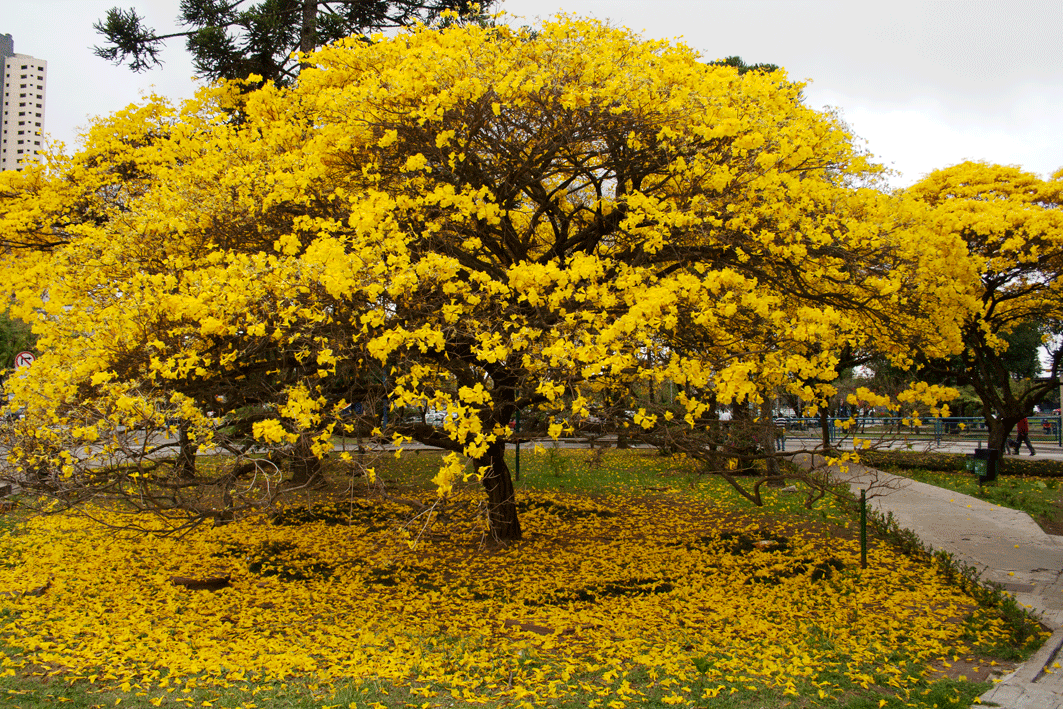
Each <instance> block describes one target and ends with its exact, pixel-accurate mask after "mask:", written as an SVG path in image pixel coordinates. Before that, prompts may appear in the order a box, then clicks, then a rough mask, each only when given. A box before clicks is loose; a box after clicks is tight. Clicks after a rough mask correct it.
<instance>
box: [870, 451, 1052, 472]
mask: <svg viewBox="0 0 1063 709" xmlns="http://www.w3.org/2000/svg"><path fill="white" fill-rule="evenodd" d="M969 457H970V456H968V455H965V454H963V453H935V452H930V453H928V452H916V451H863V452H861V453H860V462H861V463H863V464H864V465H867V466H868V467H871V468H894V469H898V470H913V469H916V468H918V469H921V470H934V471H940V472H944V473H954V472H965V471H966V470H967V460H968V458H969ZM998 472H999V473H1000V474H1001V475H1032V476H1036V477H1042V478H1063V461H1058V460H1048V459H1045V458H1031V457H1023V456H1011V455H1009V456H1005V457H1004V459H1003V460H1002V461H1001V464H1000V468H999V470H998Z"/></svg>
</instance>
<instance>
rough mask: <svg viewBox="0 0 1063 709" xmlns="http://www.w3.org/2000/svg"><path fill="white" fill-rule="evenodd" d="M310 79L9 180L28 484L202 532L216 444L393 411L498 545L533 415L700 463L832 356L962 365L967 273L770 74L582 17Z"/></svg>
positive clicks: (331, 64)
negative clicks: (648, 404) (700, 441)
mask: <svg viewBox="0 0 1063 709" xmlns="http://www.w3.org/2000/svg"><path fill="white" fill-rule="evenodd" d="M309 61H310V62H312V63H313V64H314V66H315V68H314V69H306V70H304V71H303V72H302V73H301V75H300V79H299V82H298V83H297V85H295V86H293V87H291V88H287V89H281V88H276V87H272V86H267V87H265V88H262V89H259V90H256V91H252V92H241V91H240V90H239V87H234V86H231V85H228V86H226V85H222V86H218V87H215V88H212V89H209V90H204V91H203V92H202V93H201V94H200V95H199V97H198V98H197V99H196V100H195V101H193V102H191V103H189V104H187V105H186V106H185V107H184V108H183V109H182V110H180V111H176V110H174V109H172V108H171V107H170V106H168V105H167V104H166V102H164V101H161V100H158V99H152V100H150V101H148V102H147V103H146V104H145V105H144V106H141V107H135V108H131V109H129V110H128V111H126V112H122V113H120V114H116V115H115V116H112V117H110V118H107V119H104V120H102V121H100V122H99V123H98V124H97V125H96V126H95V127H94V128H93V129H92V130H91V131H90V133H89V134H88V137H87V141H86V145H85V147H84V149H83V150H82V151H81V152H79V153H77V154H76V155H74V156H73V157H71V158H63V159H57V160H56V161H55V162H54V163H53V164H52V165H50V166H46V167H44V168H41V169H31V170H27V171H25V172H24V173H21V174H18V175H5V176H4V177H3V180H4V182H3V183H2V184H0V190H2V193H0V194H2V200H3V202H2V205H0V218H2V220H3V221H2V222H0V230H2V231H0V233H2V234H3V238H4V240H5V243H6V244H7V246H8V251H7V256H8V259H7V262H6V264H7V270H6V272H5V275H6V276H7V278H5V279H0V281H5V282H8V283H10V286H9V292H10V293H12V294H15V295H16V296H17V300H18V301H19V302H20V303H21V304H22V311H21V313H22V315H23V316H24V317H26V318H27V319H32V320H35V322H36V328H37V330H38V332H39V333H40V335H41V342H40V345H39V348H40V349H41V351H42V356H41V358H40V360H39V362H38V364H36V365H35V366H34V367H33V368H32V369H31V370H29V371H28V372H26V373H25V376H24V377H22V378H20V379H19V380H18V382H16V384H15V389H16V390H17V392H18V394H19V397H20V400H21V401H24V402H25V403H26V404H27V406H28V412H29V418H28V419H27V422H28V424H27V426H26V427H24V428H23V429H21V433H20V434H18V435H16V436H15V439H13V440H12V441H11V442H10V444H11V447H10V450H11V458H12V460H13V461H14V462H15V463H16V464H17V466H19V470H20V473H19V474H20V475H22V476H23V478H24V479H27V478H30V477H33V478H34V479H39V480H42V481H44V483H46V484H47V485H49V486H51V488H50V489H53V490H60V491H62V490H74V489H77V490H80V491H82V493H84V494H99V493H100V491H106V492H108V493H114V494H122V495H125V496H126V498H127V499H130V500H134V501H135V502H136V503H137V504H143V503H144V501H145V500H147V501H150V503H151V504H152V505H154V506H155V507H159V508H166V507H168V506H170V507H188V506H195V505H199V509H200V510H201V511H202V512H203V513H204V514H206V512H207V511H208V509H207V508H208V507H209V505H208V502H204V498H202V497H198V498H196V502H195V505H192V504H190V503H189V500H188V499H186V498H185V497H182V495H185V494H187V491H188V490H189V489H198V488H200V487H202V485H203V484H205V483H209V484H211V485H217V486H220V488H221V489H222V491H223V493H224V494H222V495H220V496H218V497H217V498H214V502H213V504H214V505H215V506H216V505H217V504H219V501H220V502H221V503H222V504H223V506H224V507H225V508H226V511H227V512H231V511H232V510H233V509H235V508H237V507H239V505H240V500H241V499H250V498H251V497H253V496H252V495H251V492H252V491H254V490H256V489H259V488H256V487H254V485H252V484H251V483H247V484H246V485H245V487H244V488H243V489H242V493H243V494H244V495H245V497H244V498H241V497H240V495H237V494H234V493H233V492H232V489H233V486H234V485H236V484H237V482H238V481H239V480H240V478H241V476H245V477H246V476H247V475H249V474H251V473H249V471H252V470H258V468H256V467H255V465H251V467H248V461H247V460H246V459H245V455H246V453H247V450H246V446H244V447H240V446H238V445H237V444H236V443H235V441H236V439H235V438H234V437H232V436H231V435H230V434H229V433H226V429H225V428H224V427H219V426H218V425H217V416H218V415H219V413H222V414H224V413H226V412H228V413H233V412H235V411H237V410H238V411H240V412H241V414H240V416H239V417H234V418H233V419H230V420H237V421H240V422H243V424H245V428H246V433H247V434H248V435H250V436H253V441H254V443H255V444H256V445H257V446H258V447H259V449H262V448H275V449H278V450H283V451H288V452H289V453H290V452H292V451H295V452H296V455H295V457H296V458H301V459H303V460H305V459H307V458H308V457H309V458H313V457H318V456H322V455H324V454H326V453H327V452H328V451H330V450H331V449H332V442H331V435H332V434H333V433H334V432H335V431H336V429H335V425H336V418H335V416H334V413H335V411H336V410H337V409H338V408H339V407H341V406H343V405H344V404H346V403H348V402H359V403H363V404H364V407H363V409H362V410H363V411H365V412H367V415H368V414H369V413H370V412H373V411H374V407H373V405H372V403H373V402H375V401H379V400H381V399H382V398H383V397H387V398H388V400H389V401H390V403H391V405H393V406H394V405H405V404H417V405H420V406H429V407H433V408H437V409H441V410H442V409H446V410H447V411H448V412H449V413H450V416H448V417H447V419H446V421H445V423H444V424H442V425H440V426H430V425H425V424H400V425H398V426H395V427H393V428H392V429H390V430H391V432H392V435H393V436H394V437H395V439H396V440H399V441H402V440H408V439H410V438H414V439H417V440H420V441H423V442H426V443H431V444H433V445H437V446H440V447H442V448H444V449H448V450H450V451H452V454H451V455H450V456H448V457H447V458H446V460H445V463H444V466H443V468H442V469H441V471H440V474H439V476H438V477H437V478H436V482H437V484H438V485H439V488H440V491H441V494H446V492H447V490H449V488H450V486H451V485H452V484H453V481H454V479H455V477H456V476H458V475H466V476H468V475H472V476H475V477H476V478H478V479H479V480H481V481H482V483H483V486H484V488H485V490H486V493H487V498H488V502H489V508H488V517H489V523H490V527H491V530H492V532H493V534H494V535H495V536H496V537H497V538H499V539H515V538H519V537H520V525H519V520H518V518H517V514H516V506H515V496H514V490H513V484H512V482H511V479H510V474H509V470H508V469H507V467H506V463H505V459H504V457H503V453H504V446H505V443H506V441H507V439H509V437H510V436H511V435H512V434H511V432H510V430H509V428H508V427H507V424H508V423H509V422H510V420H511V418H512V417H513V416H514V414H515V412H516V411H518V410H521V409H529V408H532V407H538V408H541V409H544V410H546V411H548V412H549V413H550V414H552V415H553V416H554V417H555V419H554V423H553V424H552V425H551V426H550V433H551V434H552V435H555V436H556V435H558V434H560V433H561V432H562V431H563V430H564V429H565V427H566V426H567V425H568V424H569V423H570V422H572V421H573V420H574V419H578V418H579V417H583V416H587V415H588V413H589V412H590V410H591V408H592V407H593V406H594V405H596V404H603V403H608V402H610V401H619V400H621V397H622V396H623V395H624V394H625V393H626V392H630V391H631V390H632V389H633V388H636V387H641V386H646V387H650V386H658V387H659V386H661V385H663V384H665V383H667V384H668V385H669V387H671V390H672V391H674V392H675V393H676V398H675V405H674V406H673V407H671V408H670V409H669V411H667V412H665V411H662V412H659V414H660V415H659V416H658V413H657V412H654V411H650V410H640V411H638V412H637V413H636V414H635V416H634V421H633V423H634V424H635V425H636V426H637V427H639V428H643V429H647V430H648V429H651V428H654V427H655V426H658V425H664V424H665V422H666V420H669V421H668V425H672V424H673V422H674V425H675V430H680V429H683V427H685V429H683V430H687V431H692V432H693V431H698V430H702V429H704V427H705V425H706V424H705V421H706V418H707V417H709V416H710V415H711V413H712V409H713V408H714V407H715V406H716V405H718V404H730V403H750V402H757V401H760V400H761V398H762V397H763V396H764V395H765V392H769V391H771V390H772V389H773V388H778V387H785V388H787V389H788V390H790V391H791V392H793V393H795V394H796V395H798V396H801V397H803V398H805V399H806V400H808V401H809V402H810V403H813V404H814V402H815V401H817V400H818V399H819V398H820V397H822V396H823V395H824V392H825V389H824V387H827V388H829V382H830V381H831V380H833V379H834V377H835V376H836V368H837V364H838V357H839V354H838V353H839V352H841V351H843V350H844V349H846V348H850V349H851V348H853V347H860V348H875V349H877V350H879V351H882V352H884V353H886V354H887V355H888V356H890V357H892V358H893V359H895V360H896V361H904V360H905V359H906V358H907V356H908V354H909V352H910V345H911V342H912V340H913V338H915V339H919V340H920V342H921V344H922V346H924V347H926V348H928V349H930V350H933V351H939V352H942V353H945V352H951V351H955V350H956V349H957V347H958V342H959V340H958V337H959V329H958V327H956V326H954V322H955V318H954V315H955V314H956V313H959V312H962V311H963V310H964V309H965V308H968V307H970V303H971V301H970V293H969V292H968V290H967V289H965V288H964V287H963V286H962V285H959V286H958V285H957V283H962V282H967V281H964V280H963V279H962V278H959V279H958V276H957V274H958V273H961V272H964V269H965V268H967V261H966V260H965V258H963V256H964V253H963V249H962V243H961V242H959V241H958V240H956V239H955V237H954V236H952V235H949V234H939V235H930V236H926V235H920V237H919V238H913V236H912V234H913V232H912V231H911V229H910V225H909V224H908V223H906V222H905V221H904V220H903V219H900V218H898V217H897V216H896V214H895V212H894V206H893V205H894V203H893V202H892V201H891V200H890V199H889V198H887V197H886V196H884V195H882V194H881V193H879V192H877V191H875V190H873V189H871V188H869V187H865V186H863V185H865V184H868V183H869V181H872V180H873V177H874V174H875V168H874V167H873V166H871V165H869V164H868V163H867V162H866V161H865V159H864V157H863V156H862V155H860V154H859V153H858V152H857V151H855V150H854V148H853V146H852V143H851V136H850V134H849V133H848V131H847V130H846V129H845V127H844V126H843V125H842V124H841V123H840V122H839V121H837V120H836V119H835V118H834V117H832V116H831V115H829V114H825V113H821V112H817V111H814V110H811V109H809V108H808V107H807V106H805V105H804V104H803V102H802V100H801V87H800V85H799V84H795V83H793V82H790V81H789V80H788V79H787V78H786V76H785V74H784V73H783V72H781V71H779V72H771V73H766V72H748V73H745V74H743V75H740V74H739V73H738V72H737V71H736V70H735V69H733V68H730V67H723V66H708V65H706V64H704V63H702V62H701V61H699V57H698V56H697V55H696V54H695V53H694V52H692V51H691V50H689V49H688V48H686V47H683V46H675V45H672V44H669V43H666V42H658V41H647V40H643V39H641V38H639V37H637V36H635V35H632V34H631V33H630V32H628V31H626V30H622V29H616V28H613V27H609V26H606V25H603V24H600V23H598V22H593V21H586V20H580V19H574V18H562V19H560V20H558V21H555V22H549V23H546V24H544V25H543V26H541V27H539V28H537V29H536V30H535V31H534V32H532V31H525V30H521V31H516V30H512V29H509V28H506V27H493V28H479V27H472V28H470V27H465V28H453V29H448V30H445V31H439V32H436V31H428V30H424V29H419V30H414V31H411V32H408V33H404V34H401V35H399V36H397V37H395V38H392V39H383V38H378V41H375V42H373V43H365V42H363V41H361V40H354V39H352V40H351V41H347V42H339V43H336V44H334V45H332V46H329V47H326V48H324V49H322V50H320V51H319V52H317V53H316V54H314V55H313V56H312V57H311V58H310V60H309ZM964 273H965V272H964ZM969 276H970V274H969V273H967V274H966V277H969ZM337 381H342V382H344V385H343V387H340V391H338V393H337V387H336V384H335V383H336V382H337ZM827 393H829V392H827ZM868 396H870V393H869V394H868ZM912 396H913V397H917V398H921V399H925V400H926V401H927V402H928V403H929V402H932V400H933V392H931V391H930V390H928V389H926V388H925V387H924V388H921V389H918V390H916V392H915V393H913V394H912ZM375 411H376V413H379V410H378V409H376V410H375ZM210 412H213V414H214V417H213V418H212V416H211V415H210ZM29 422H33V423H29ZM44 424H47V425H44ZM234 425H235V424H234ZM118 427H123V428H118ZM128 427H136V428H137V429H138V430H139V431H140V432H141V433H139V434H138V436H137V437H133V438H129V437H128V436H126V437H125V438H123V437H121V436H120V435H119V434H120V433H121V432H122V430H125V428H128ZM177 433H180V434H181V436H183V437H184V440H186V441H194V444H195V445H197V446H199V447H201V448H209V447H211V446H216V447H217V446H221V447H224V448H226V449H227V450H229V451H230V452H231V453H232V454H233V464H232V467H230V468H228V469H227V472H224V473H223V474H221V475H220V476H217V475H215V476H213V477H212V476H210V475H208V474H206V473H199V474H195V473H193V474H189V471H188V470H187V469H183V470H181V471H179V472H180V473H181V474H177V473H175V472H170V473H168V472H167V471H166V470H164V469H163V467H161V466H157V465H154V464H153V463H152V462H151V456H152V450H153V448H154V446H153V445H149V443H148V442H155V441H160V440H162V441H164V442H163V443H162V444H161V445H169V443H168V442H167V441H168V440H169V439H164V438H163V437H162V436H163V434H168V435H171V436H174V437H175V440H176V436H177ZM230 433H231V432H230ZM132 442H136V443H137V445H136V446H134V445H133V444H132ZM711 445H715V444H711ZM459 454H464V455H465V456H468V457H469V458H471V459H472V460H473V462H474V465H473V466H472V467H471V468H465V467H464V466H463V465H462V463H461V462H460V458H459ZM34 476H35V477H34ZM44 483H42V484H44ZM85 491H89V492H85ZM134 492H135V494H133V493H134ZM70 494H72V493H70ZM79 499H80V498H79ZM208 501H209V499H208ZM248 504H252V503H251V502H249V503H248ZM211 509H214V508H211ZM215 511H216V510H215Z"/></svg>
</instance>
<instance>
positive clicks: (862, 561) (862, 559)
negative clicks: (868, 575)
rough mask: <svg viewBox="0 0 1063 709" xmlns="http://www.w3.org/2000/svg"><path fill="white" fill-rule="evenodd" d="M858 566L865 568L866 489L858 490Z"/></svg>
mask: <svg viewBox="0 0 1063 709" xmlns="http://www.w3.org/2000/svg"><path fill="white" fill-rule="evenodd" d="M860 568H861V569H866V568H867V491H866V490H861V491H860Z"/></svg>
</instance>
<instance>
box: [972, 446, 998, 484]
mask: <svg viewBox="0 0 1063 709" xmlns="http://www.w3.org/2000/svg"><path fill="white" fill-rule="evenodd" d="M999 467H1000V451H998V450H995V449H993V448H979V449H978V450H976V451H975V452H974V455H971V456H967V470H969V471H971V472H972V473H974V474H975V475H977V476H978V484H979V485H981V484H982V483H987V482H992V481H993V480H996V479H997V469H998V468H999Z"/></svg>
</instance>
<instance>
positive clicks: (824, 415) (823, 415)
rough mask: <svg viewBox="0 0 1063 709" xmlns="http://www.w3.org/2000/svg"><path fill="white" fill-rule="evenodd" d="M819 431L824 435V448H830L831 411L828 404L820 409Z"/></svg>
mask: <svg viewBox="0 0 1063 709" xmlns="http://www.w3.org/2000/svg"><path fill="white" fill-rule="evenodd" d="M819 432H820V435H821V436H822V437H823V450H830V449H831V447H832V446H831V442H830V411H828V410H827V407H826V406H824V407H823V408H821V409H820V410H819Z"/></svg>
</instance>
